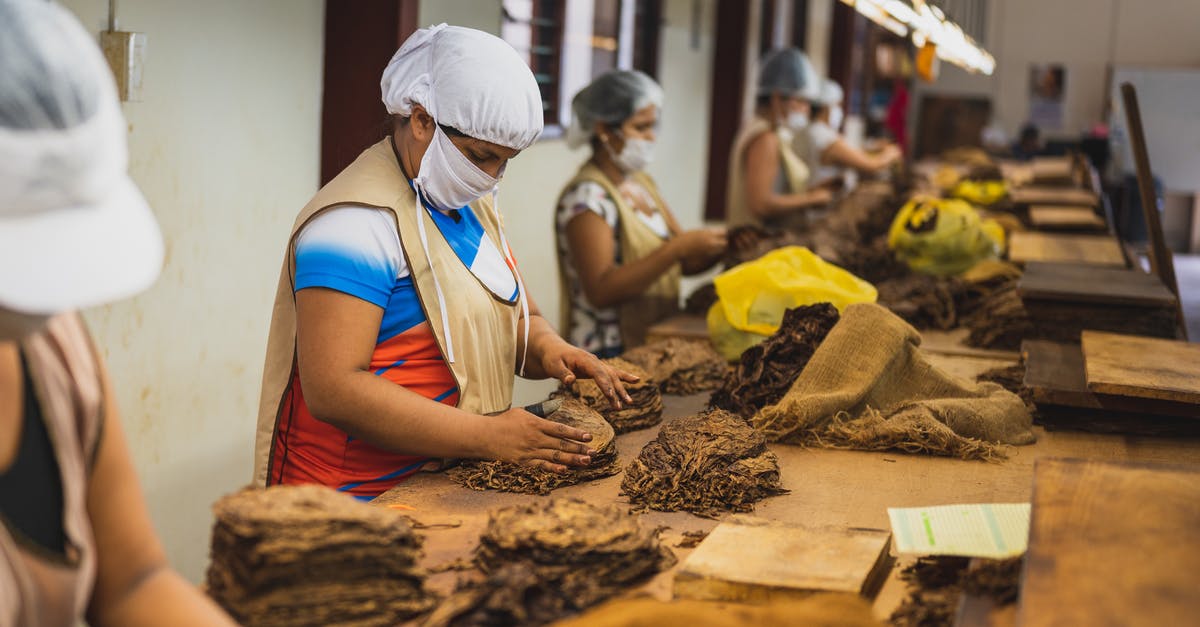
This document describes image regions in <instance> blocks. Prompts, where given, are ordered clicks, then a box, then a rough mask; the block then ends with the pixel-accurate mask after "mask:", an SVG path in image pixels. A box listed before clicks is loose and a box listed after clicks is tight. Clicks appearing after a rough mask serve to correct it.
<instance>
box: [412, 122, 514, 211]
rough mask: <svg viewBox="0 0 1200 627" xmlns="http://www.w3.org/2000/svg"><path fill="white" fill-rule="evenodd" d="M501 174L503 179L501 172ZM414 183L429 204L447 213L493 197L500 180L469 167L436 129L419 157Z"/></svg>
mask: <svg viewBox="0 0 1200 627" xmlns="http://www.w3.org/2000/svg"><path fill="white" fill-rule="evenodd" d="M500 173H501V175H503V174H504V172H503V170H501V172H500ZM413 183H414V184H415V185H416V186H417V188H418V189H419V190H420V191H421V194H422V195H423V196H424V197H425V200H427V201H429V204H431V205H433V206H434V207H436V208H437V209H438V210H440V211H443V212H447V211H454V210H455V209H461V208H462V207H463V206H464V205H466V204H467V203H470V202H471V201H474V200H478V199H480V198H483V197H484V196H486V195H488V194H490V193H492V192H493V191H495V189H496V186H497V185H499V184H500V179H498V178H496V177H494V176H491V175H490V174H488V173H487V172H484V171H483V170H480V169H479V166H477V165H475V164H474V163H471V160H470V159H468V158H467V156H466V155H464V154H463V153H462V151H461V150H459V149H458V146H455V145H454V142H452V141H450V137H449V136H448V135H446V133H445V132H443V131H442V128H441V127H440V126H435V127H434V131H433V141H432V142H430V143H429V148H426V149H425V156H424V157H421V169H420V173H419V174H417V178H416V179H414V180H413Z"/></svg>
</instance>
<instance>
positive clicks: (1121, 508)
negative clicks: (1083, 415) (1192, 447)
mask: <svg viewBox="0 0 1200 627" xmlns="http://www.w3.org/2000/svg"><path fill="white" fill-rule="evenodd" d="M1197 529H1200V467H1197V466H1177V465H1151V464H1116V463H1110V462H1101V461H1084V460H1068V459H1041V460H1038V461H1037V463H1036V466H1035V468H1034V474H1033V509H1032V512H1031V521H1030V529H1029V552H1028V553H1027V554H1026V558H1025V567H1024V571H1023V572H1022V576H1021V598H1020V601H1019V606H1018V609H1017V624H1018V625H1023V626H1025V627H1042V626H1051V625H1054V626H1059V625H1131V626H1136V625H1147V626H1149V625H1154V626H1158V625H1194V624H1196V620H1197V616H1200V593H1198V591H1200V534H1197V533H1196V530H1197Z"/></svg>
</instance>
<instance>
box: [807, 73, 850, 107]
mask: <svg viewBox="0 0 1200 627" xmlns="http://www.w3.org/2000/svg"><path fill="white" fill-rule="evenodd" d="M844 96H845V94H844V93H843V92H842V86H841V85H838V84H837V81H835V80H833V79H829V78H827V79H825V80H823V81H821V93H820V94H818V95H817V98H816V100H814V101H813V102H814V103H815V104H817V105H819V106H822V107H832V106H834V105H836V104H838V103H840V102H841V101H842V98H843V97H844Z"/></svg>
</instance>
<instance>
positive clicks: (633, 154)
mask: <svg viewBox="0 0 1200 627" xmlns="http://www.w3.org/2000/svg"><path fill="white" fill-rule="evenodd" d="M604 145H605V147H607V148H608V154H609V155H611V156H612V158H613V161H615V162H616V163H617V167H619V168H621V171H622V172H625V173H627V174H628V173H631V172H641V171H642V170H645V169H646V166H648V165H650V164H651V163H652V162H653V161H654V142H652V141H650V140H648V139H639V138H637V137H627V138H625V147H624V148H622V149H621V154H614V153H613V149H612V146H611V145H609V144H608V143H607V142H606V143H605V144H604Z"/></svg>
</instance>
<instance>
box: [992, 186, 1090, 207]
mask: <svg viewBox="0 0 1200 627" xmlns="http://www.w3.org/2000/svg"><path fill="white" fill-rule="evenodd" d="M1008 197H1009V199H1010V200H1012V201H1013V202H1014V203H1016V204H1018V205H1079V206H1084V207H1096V206H1099V204H1100V198H1099V197H1098V196H1096V194H1095V193H1093V192H1091V191H1088V190H1086V189H1079V188H1076V187H1047V186H1043V185H1026V186H1024V187H1018V188H1015V189H1013V190H1011V191H1010V192H1009V193H1008Z"/></svg>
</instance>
